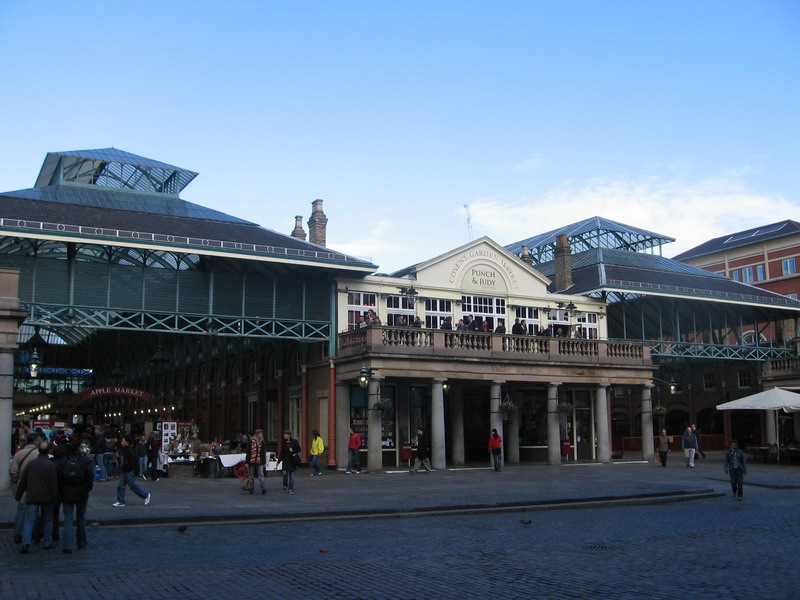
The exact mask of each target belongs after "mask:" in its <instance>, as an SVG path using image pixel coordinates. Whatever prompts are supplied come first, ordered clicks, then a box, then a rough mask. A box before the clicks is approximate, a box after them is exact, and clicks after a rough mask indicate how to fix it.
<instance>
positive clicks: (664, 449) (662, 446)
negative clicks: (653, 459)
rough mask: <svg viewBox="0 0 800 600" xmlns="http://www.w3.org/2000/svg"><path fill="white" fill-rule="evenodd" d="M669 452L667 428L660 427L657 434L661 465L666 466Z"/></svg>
mask: <svg viewBox="0 0 800 600" xmlns="http://www.w3.org/2000/svg"><path fill="white" fill-rule="evenodd" d="M668 452H669V436H667V430H666V429H662V430H661V435H660V436H658V457H659V458H660V459H661V466H662V467H666V466H667V453H668Z"/></svg>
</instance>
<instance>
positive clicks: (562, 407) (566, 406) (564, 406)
mask: <svg viewBox="0 0 800 600" xmlns="http://www.w3.org/2000/svg"><path fill="white" fill-rule="evenodd" d="M558 412H560V413H564V414H570V413H572V404H570V403H569V402H560V403H559V405H558Z"/></svg>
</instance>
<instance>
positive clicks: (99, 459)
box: [94, 454, 108, 481]
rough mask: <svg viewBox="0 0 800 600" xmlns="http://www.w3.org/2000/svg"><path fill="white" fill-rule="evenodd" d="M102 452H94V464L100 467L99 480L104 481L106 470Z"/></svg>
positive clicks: (106, 476) (106, 475)
mask: <svg viewBox="0 0 800 600" xmlns="http://www.w3.org/2000/svg"><path fill="white" fill-rule="evenodd" d="M104 456H105V455H104V454H95V455H94V464H95V466H97V467H100V481H105V480H106V479H107V478H108V474H107V472H106V462H105V460H104V459H103V457H104Z"/></svg>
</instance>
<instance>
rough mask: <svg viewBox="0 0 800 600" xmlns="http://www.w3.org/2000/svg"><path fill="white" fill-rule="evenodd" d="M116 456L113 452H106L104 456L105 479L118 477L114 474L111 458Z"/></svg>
mask: <svg viewBox="0 0 800 600" xmlns="http://www.w3.org/2000/svg"><path fill="white" fill-rule="evenodd" d="M112 456H114V454H113V453H112V452H106V453H105V454H103V468H104V469H105V476H104V477H103V479H106V478H108V477H111V476H112V475H116V473H115V472H114V467H113V465H112V464H111V457H112Z"/></svg>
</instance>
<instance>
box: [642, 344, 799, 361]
mask: <svg viewBox="0 0 800 600" xmlns="http://www.w3.org/2000/svg"><path fill="white" fill-rule="evenodd" d="M649 343H650V354H652V355H653V356H673V357H674V356H687V357H692V358H717V359H719V358H722V359H735V360H767V359H774V358H780V357H786V356H790V355H793V354H794V353H795V350H794V348H778V347H771V346H732V345H731V346H729V345H724V344H699V343H697V342H675V341H662V342H649Z"/></svg>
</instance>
